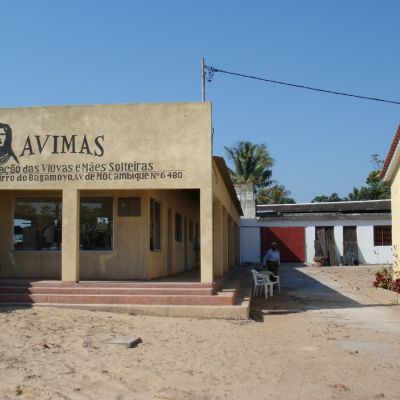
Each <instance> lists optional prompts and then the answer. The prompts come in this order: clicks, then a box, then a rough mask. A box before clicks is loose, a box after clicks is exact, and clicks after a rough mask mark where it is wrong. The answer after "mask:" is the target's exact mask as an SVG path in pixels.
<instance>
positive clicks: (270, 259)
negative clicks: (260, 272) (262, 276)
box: [263, 242, 281, 275]
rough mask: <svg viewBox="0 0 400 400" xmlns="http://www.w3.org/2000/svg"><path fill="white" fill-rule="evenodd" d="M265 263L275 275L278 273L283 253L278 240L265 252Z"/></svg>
mask: <svg viewBox="0 0 400 400" xmlns="http://www.w3.org/2000/svg"><path fill="white" fill-rule="evenodd" d="M263 264H264V267H265V268H266V269H268V270H269V271H271V272H272V273H273V274H274V275H278V269H279V265H280V264H281V255H280V253H279V250H278V245H277V244H276V242H272V243H271V248H270V249H269V250H268V251H267V252H266V253H265V256H264V258H263Z"/></svg>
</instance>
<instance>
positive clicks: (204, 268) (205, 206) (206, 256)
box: [200, 188, 214, 283]
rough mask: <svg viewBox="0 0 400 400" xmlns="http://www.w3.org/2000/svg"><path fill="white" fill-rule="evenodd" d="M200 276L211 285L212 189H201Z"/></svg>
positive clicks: (212, 275)
mask: <svg viewBox="0 0 400 400" xmlns="http://www.w3.org/2000/svg"><path fill="white" fill-rule="evenodd" d="M200 246H201V247H200V276H201V282H204V283H211V282H213V279H214V274H213V196H212V190H211V188H203V189H200Z"/></svg>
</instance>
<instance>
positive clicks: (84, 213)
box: [80, 197, 113, 250]
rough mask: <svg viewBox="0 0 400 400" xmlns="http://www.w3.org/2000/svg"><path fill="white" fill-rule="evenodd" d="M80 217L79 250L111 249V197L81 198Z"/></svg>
mask: <svg viewBox="0 0 400 400" xmlns="http://www.w3.org/2000/svg"><path fill="white" fill-rule="evenodd" d="M80 217H81V223H80V227H81V230H80V248H81V250H112V243H113V199H112V197H99V198H82V199H81V216H80Z"/></svg>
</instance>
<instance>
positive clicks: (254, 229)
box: [240, 218, 393, 264]
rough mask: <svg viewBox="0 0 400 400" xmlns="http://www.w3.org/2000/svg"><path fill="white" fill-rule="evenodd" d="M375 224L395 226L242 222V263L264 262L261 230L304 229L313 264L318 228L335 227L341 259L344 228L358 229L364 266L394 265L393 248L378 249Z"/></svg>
mask: <svg viewBox="0 0 400 400" xmlns="http://www.w3.org/2000/svg"><path fill="white" fill-rule="evenodd" d="M374 225H391V221H390V220H314V221H288V220H281V221H280V220H271V221H259V220H257V219H255V218H242V219H241V228H240V229H241V233H240V245H241V246H240V249H241V262H259V261H260V228H261V227H283V226H304V227H305V236H306V237H305V241H306V262H307V263H312V262H313V258H314V240H315V227H316V226H333V227H334V235H335V242H336V247H337V249H336V250H337V254H336V255H337V258H338V260H340V259H341V257H342V256H343V226H357V241H358V246H359V253H360V254H359V261H360V263H362V264H386V263H388V264H391V263H392V262H393V256H392V247H391V246H374Z"/></svg>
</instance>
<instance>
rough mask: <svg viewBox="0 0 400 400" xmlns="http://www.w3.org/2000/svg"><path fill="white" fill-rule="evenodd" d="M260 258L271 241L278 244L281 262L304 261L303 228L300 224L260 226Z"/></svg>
mask: <svg viewBox="0 0 400 400" xmlns="http://www.w3.org/2000/svg"><path fill="white" fill-rule="evenodd" d="M260 230H261V232H260V233H261V259H262V257H263V256H264V254H265V252H266V251H267V250H268V249H269V248H270V246H271V242H276V243H277V244H278V248H279V251H280V253H281V262H304V261H305V236H306V235H305V228H304V227H302V226H288V227H279V228H278V227H273V228H272V227H271V228H260Z"/></svg>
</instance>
